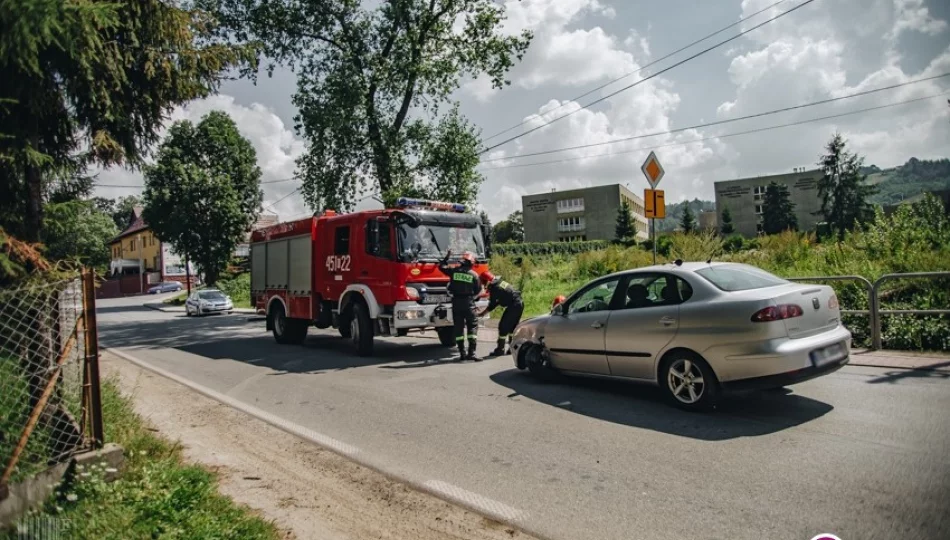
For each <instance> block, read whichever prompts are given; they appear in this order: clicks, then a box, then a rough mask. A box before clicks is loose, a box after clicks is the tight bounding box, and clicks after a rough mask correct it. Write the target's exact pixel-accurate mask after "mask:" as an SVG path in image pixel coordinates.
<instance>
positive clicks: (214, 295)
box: [198, 291, 224, 300]
mask: <svg viewBox="0 0 950 540" xmlns="http://www.w3.org/2000/svg"><path fill="white" fill-rule="evenodd" d="M198 298H200V299H202V300H224V293H222V292H221V291H201V292H200V293H198Z"/></svg>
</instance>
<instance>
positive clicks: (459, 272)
mask: <svg viewBox="0 0 950 540" xmlns="http://www.w3.org/2000/svg"><path fill="white" fill-rule="evenodd" d="M451 255H452V251H449V252H448V253H446V254H445V259H443V260H442V262H441V263H440V264H439V270H440V271H441V272H442V273H443V274H445V275H447V276H449V294H450V295H452V321H453V323H454V324H455V344H456V346H457V347H458V349H459V356H460V357H461V359H469V360H475V361H476V362H478V361H480V358H478V357H477V356H476V355H475V347H476V345H477V337H478V320H477V319H476V317H475V299H476V298H477V297H478V295H479V294H481V293H482V287H481V285H479V283H478V274H476V273H475V271H474V270H472V266H473V265H474V264H475V256H474V255H472V254H471V253H470V252H467V251H466V252H465V253H464V254H463V255H462V261H461V264H457V265H455V264H450V263H449V257H450V256H451ZM466 331H467V333H468V354H466V353H465V337H466V336H465V334H466Z"/></svg>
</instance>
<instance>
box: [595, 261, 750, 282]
mask: <svg viewBox="0 0 950 540" xmlns="http://www.w3.org/2000/svg"><path fill="white" fill-rule="evenodd" d="M715 266H742V264H741V263H732V262H718V261H715V262H708V263H707V262H684V263H683V264H681V265H677V264H675V263H666V264H655V265H652V266H642V267H640V268H628V269H626V270H620V271H618V272H614V273H613V274H608V275H606V276H601V277H602V278H609V277H613V276H625V275H627V274H630V273H633V272H689V273H693V272H696V271H697V270H702V269H703V268H709V267H715Z"/></svg>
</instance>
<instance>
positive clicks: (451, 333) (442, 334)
mask: <svg viewBox="0 0 950 540" xmlns="http://www.w3.org/2000/svg"><path fill="white" fill-rule="evenodd" d="M436 332H438V333H439V343H441V344H442V345H444V346H446V347H454V346H455V329H454V328H452V327H451V326H443V327H441V328H437V329H436Z"/></svg>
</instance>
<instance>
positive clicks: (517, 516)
mask: <svg viewBox="0 0 950 540" xmlns="http://www.w3.org/2000/svg"><path fill="white" fill-rule="evenodd" d="M422 485H423V487H424V488H425V489H426V490H427V491H429V492H432V493H434V494H436V495H437V496H439V497H440V498H443V499H446V500H448V501H452V502H455V503H457V504H460V505H462V506H465V507H468V508H474V509H475V510H476V511H478V512H479V513H481V514H484V515H486V516H489V517H492V518H495V519H496V520H498V521H501V522H504V523H513V524H516V525H517V524H522V523H524V521H525V518H526V517H527V515H526V514H525V513H524V512H522V511H521V510H518V509H517V508H512V507H510V506H508V505H507V504H505V503H503V502H499V501H496V500H495V499H489V498H488V497H485V496H483V495H479V494H478V493H472V492H471V491H468V490H465V489H462V488H460V487H458V486H455V485H452V484H449V483H448V482H443V481H441V480H429V481H427V482H425V483H423V484H422Z"/></svg>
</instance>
